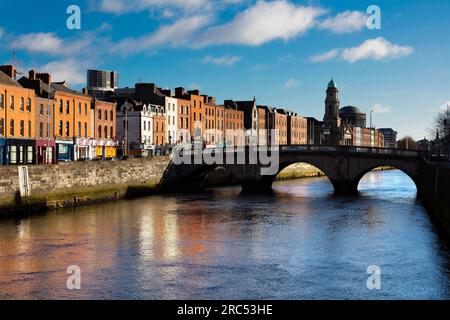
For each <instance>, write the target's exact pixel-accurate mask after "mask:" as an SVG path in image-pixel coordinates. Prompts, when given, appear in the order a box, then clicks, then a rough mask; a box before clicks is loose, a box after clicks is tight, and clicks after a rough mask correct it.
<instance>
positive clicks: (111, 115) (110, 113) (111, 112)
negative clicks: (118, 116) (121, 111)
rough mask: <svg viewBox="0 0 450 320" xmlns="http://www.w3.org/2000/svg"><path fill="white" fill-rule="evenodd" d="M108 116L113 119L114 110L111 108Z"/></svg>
mask: <svg viewBox="0 0 450 320" xmlns="http://www.w3.org/2000/svg"><path fill="white" fill-rule="evenodd" d="M109 118H110V120H111V121H113V120H114V112H113V111H112V110H111V111H110V112H109Z"/></svg>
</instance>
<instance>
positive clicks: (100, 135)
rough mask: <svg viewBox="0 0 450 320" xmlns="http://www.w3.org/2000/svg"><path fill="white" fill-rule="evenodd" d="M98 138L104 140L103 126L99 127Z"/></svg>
mask: <svg viewBox="0 0 450 320" xmlns="http://www.w3.org/2000/svg"><path fill="white" fill-rule="evenodd" d="M98 138H99V139H101V138H102V126H98Z"/></svg>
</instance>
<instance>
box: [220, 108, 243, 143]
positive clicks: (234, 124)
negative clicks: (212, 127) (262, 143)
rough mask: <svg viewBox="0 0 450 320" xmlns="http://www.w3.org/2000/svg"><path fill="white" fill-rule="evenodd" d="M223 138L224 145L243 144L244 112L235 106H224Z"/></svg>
mask: <svg viewBox="0 0 450 320" xmlns="http://www.w3.org/2000/svg"><path fill="white" fill-rule="evenodd" d="M224 138H225V145H226V146H242V145H244V144H245V128H244V112H243V111H241V110H238V109H237V107H236V106H235V107H233V106H230V105H229V106H224Z"/></svg>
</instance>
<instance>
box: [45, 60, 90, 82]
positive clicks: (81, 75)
mask: <svg viewBox="0 0 450 320" xmlns="http://www.w3.org/2000/svg"><path fill="white" fill-rule="evenodd" d="M87 69H88V66H87V63H86V62H84V61H79V60H75V59H67V60H58V61H52V62H49V63H47V64H45V65H43V66H41V67H39V68H38V70H39V71H42V72H48V73H50V74H51V75H52V81H67V83H68V85H79V84H84V83H85V81H86V74H85V72H86V70H87Z"/></svg>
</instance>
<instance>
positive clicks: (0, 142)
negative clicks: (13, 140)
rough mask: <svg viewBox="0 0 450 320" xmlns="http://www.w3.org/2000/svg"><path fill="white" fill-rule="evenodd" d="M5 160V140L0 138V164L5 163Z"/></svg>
mask: <svg viewBox="0 0 450 320" xmlns="http://www.w3.org/2000/svg"><path fill="white" fill-rule="evenodd" d="M6 160H7V159H6V140H5V139H4V138H0V165H5V164H7V161H6Z"/></svg>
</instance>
